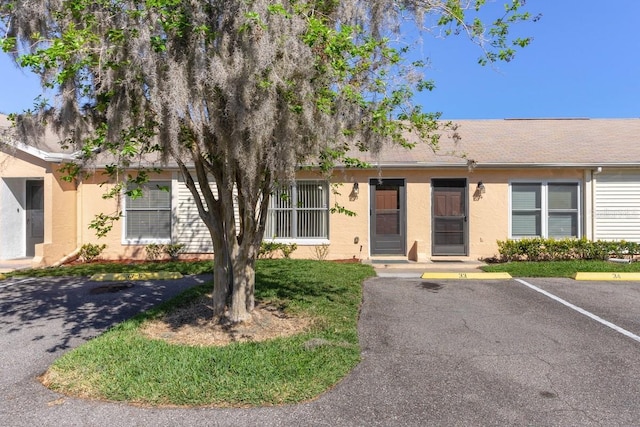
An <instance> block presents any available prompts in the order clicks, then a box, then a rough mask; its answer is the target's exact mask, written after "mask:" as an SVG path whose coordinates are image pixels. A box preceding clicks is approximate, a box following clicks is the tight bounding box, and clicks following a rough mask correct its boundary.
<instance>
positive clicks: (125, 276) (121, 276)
mask: <svg viewBox="0 0 640 427" xmlns="http://www.w3.org/2000/svg"><path fill="white" fill-rule="evenodd" d="M182 277H183V276H182V274H181V273H178V272H173V271H157V272H153V273H101V274H94V275H93V276H91V277H90V278H89V279H90V280H93V281H96V282H102V281H105V280H110V281H118V280H168V279H181V278H182Z"/></svg>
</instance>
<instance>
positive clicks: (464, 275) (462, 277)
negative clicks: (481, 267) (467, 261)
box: [458, 273, 467, 279]
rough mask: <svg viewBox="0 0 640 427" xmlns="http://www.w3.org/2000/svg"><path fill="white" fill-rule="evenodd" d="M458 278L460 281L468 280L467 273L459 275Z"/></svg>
mask: <svg viewBox="0 0 640 427" xmlns="http://www.w3.org/2000/svg"><path fill="white" fill-rule="evenodd" d="M458 278H459V279H466V278H467V273H459V274H458Z"/></svg>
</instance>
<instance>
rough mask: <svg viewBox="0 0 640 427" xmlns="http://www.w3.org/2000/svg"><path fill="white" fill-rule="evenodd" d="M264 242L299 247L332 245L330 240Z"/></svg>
mask: <svg viewBox="0 0 640 427" xmlns="http://www.w3.org/2000/svg"><path fill="white" fill-rule="evenodd" d="M263 242H265V243H270V242H275V243H284V244H287V245H290V244H293V243H295V244H296V245H298V246H320V245H328V244H330V243H331V241H330V240H329V239H264V240H263Z"/></svg>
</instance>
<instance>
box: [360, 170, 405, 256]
mask: <svg viewBox="0 0 640 427" xmlns="http://www.w3.org/2000/svg"><path fill="white" fill-rule="evenodd" d="M369 188H370V189H371V190H370V191H371V199H370V200H371V209H370V216H371V218H370V224H371V232H370V234H371V254H372V255H406V241H407V239H406V201H405V199H406V191H405V182H404V179H382V180H380V179H371V180H370V181H369Z"/></svg>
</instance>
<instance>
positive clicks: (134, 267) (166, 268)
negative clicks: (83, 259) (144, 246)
mask: <svg viewBox="0 0 640 427" xmlns="http://www.w3.org/2000/svg"><path fill="white" fill-rule="evenodd" d="M156 272H177V273H181V274H183V275H185V276H186V275H191V274H205V273H212V272H213V261H211V260H207V261H166V262H165V261H156V262H154V261H150V262H141V263H137V262H134V263H129V264H127V263H120V262H90V263H85V264H71V265H64V266H61V267H47V268H33V269H23V270H16V271H12V272H10V273H5V275H6V276H7V277H11V276H27V277H53V276H92V275H94V274H115V273H156Z"/></svg>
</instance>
